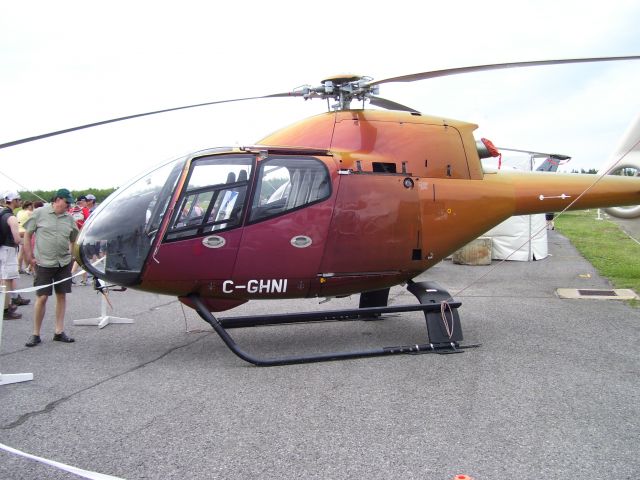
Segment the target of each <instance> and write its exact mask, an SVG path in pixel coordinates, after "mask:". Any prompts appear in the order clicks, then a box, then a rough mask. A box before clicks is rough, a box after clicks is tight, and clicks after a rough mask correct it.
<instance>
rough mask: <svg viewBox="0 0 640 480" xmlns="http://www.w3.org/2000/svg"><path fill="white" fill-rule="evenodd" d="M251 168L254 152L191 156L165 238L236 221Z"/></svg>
mask: <svg viewBox="0 0 640 480" xmlns="http://www.w3.org/2000/svg"><path fill="white" fill-rule="evenodd" d="M252 171H253V156H249V155H233V156H224V157H204V158H201V159H197V160H194V162H193V164H192V166H191V172H190V174H189V180H188V183H187V187H186V189H185V190H184V192H183V194H182V195H181V196H180V201H179V202H180V203H179V205H178V207H179V208H177V209H176V211H175V212H174V216H173V218H172V221H171V227H170V230H169V233H168V234H167V240H176V239H180V238H185V237H192V236H194V235H198V234H204V233H208V232H212V231H216V230H222V229H228V228H232V227H235V226H237V225H239V224H240V222H241V220H242V213H243V211H244V208H243V207H244V204H245V198H246V194H247V188H248V185H249V181H250V179H251V174H252Z"/></svg>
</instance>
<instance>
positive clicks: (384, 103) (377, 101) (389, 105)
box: [369, 96, 419, 113]
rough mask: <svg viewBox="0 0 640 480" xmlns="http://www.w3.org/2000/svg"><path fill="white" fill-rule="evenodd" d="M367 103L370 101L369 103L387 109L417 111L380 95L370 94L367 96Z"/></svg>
mask: <svg viewBox="0 0 640 480" xmlns="http://www.w3.org/2000/svg"><path fill="white" fill-rule="evenodd" d="M369 103H371V105H375V106H376V107H381V108H386V109H387V110H400V111H402V112H414V113H419V112H418V110H416V109H415V108H411V107H407V106H405V105H402V104H400V103H397V102H394V101H392V100H387V99H386V98H382V97H374V96H371V97H370V98H369Z"/></svg>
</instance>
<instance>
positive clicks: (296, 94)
mask: <svg viewBox="0 0 640 480" xmlns="http://www.w3.org/2000/svg"><path fill="white" fill-rule="evenodd" d="M299 96H302V93H301V92H298V91H295V92H286V93H273V94H271V95H262V96H259V97H245V98H233V99H230V100H217V101H215V102H205V103H196V104H193V105H184V106H182V107H173V108H165V109H163V110H154V111H153V112H145V113H136V114H135V115H127V116H125V117H118V118H111V119H109V120H102V121H100V122H94V123H87V124H86V125H79V126H77V127H72V128H65V129H64V130H56V131H55V132H49V133H43V134H42V135H35V136H33V137H27V138H21V139H20V140H14V141H12V142H7V143H2V144H0V149H3V148H7V147H13V146H15V145H20V144H22V143H28V142H33V141H35V140H42V139H43V138H48V137H54V136H56V135H62V134H64V133H70V132H75V131H76V130H82V129H85V128H92V127H98V126H100V125H106V124H108V123H115V122H122V121H124V120H131V119H133V118H139V117H146V116H149V115H157V114H159V113H167V112H175V111H176V110H185V109H187V108H197V107H205V106H207V105H216V104H219V103H231V102H243V101H246V100H259V99H262V98H276V97H299Z"/></svg>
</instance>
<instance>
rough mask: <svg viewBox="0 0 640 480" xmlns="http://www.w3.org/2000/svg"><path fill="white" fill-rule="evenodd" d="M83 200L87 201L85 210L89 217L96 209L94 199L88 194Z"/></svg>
mask: <svg viewBox="0 0 640 480" xmlns="http://www.w3.org/2000/svg"><path fill="white" fill-rule="evenodd" d="M85 198H86V199H87V208H88V209H89V215H91V214H92V213H93V211H94V210H95V209H96V207H97V205H96V197H95V195H94V194H93V193H89V194H87V195H85Z"/></svg>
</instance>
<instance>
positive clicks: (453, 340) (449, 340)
mask: <svg viewBox="0 0 640 480" xmlns="http://www.w3.org/2000/svg"><path fill="white" fill-rule="evenodd" d="M407 289H408V290H409V291H410V292H411V293H413V294H414V295H415V296H416V297H417V298H418V300H420V302H421V303H420V304H418V305H396V306H375V307H364V306H363V307H361V308H357V309H348V310H328V311H316V312H305V313H290V314H274V315H254V316H241V317H226V318H219V319H218V318H216V317H215V316H214V315H213V314H212V313H211V312H209V310H208V309H207V307H206V305H205V304H204V302H203V301H202V300H201V299H200V296H199V295H196V294H192V295H190V296H189V299H190V300H191V301H192V302H193V305H194V306H195V309H196V311H197V312H198V314H199V315H200V317H202V319H203V320H204V321H205V322H207V323H208V324H209V325H211V326H212V327H213V329H214V330H215V332H216V333H217V334H218V335H219V336H220V338H221V339H222V341H223V342H224V343H225V344H226V345H227V347H228V348H229V349H230V350H231V351H232V352H233V353H235V354H236V355H237V356H238V357H240V358H241V359H242V360H245V361H246V362H249V363H252V364H254V365H257V366H276V365H292V364H300V363H313V362H326V361H332V360H347V359H353V358H364V357H379V356H385V355H399V354H418V353H460V352H461V351H462V349H465V348H472V347H477V346H478V345H468V346H461V345H459V343H458V341H459V340H461V339H462V328H461V325H460V320H459V317H458V313H457V309H458V307H460V305H461V303H460V302H453V301H451V302H448V301H447V300H451V298H450V296H449V294H448V293H447V292H446V291H444V290H442V289H441V288H440V287H439V286H437V284H435V283H432V282H419V283H416V282H410V283H409V285H408V286H407ZM386 295H388V289H386V293H385V291H384V290H383V291H380V292H373V296H374V297H375V298H376V300H375V302H374V303H375V304H376V305H381V304H386ZM383 297H384V300H382V298H383ZM366 298H367V297H364V301H363V299H361V302H360V305H361V306H362V305H366V304H367V303H369V304H371V302H370V301H367V300H366ZM443 302H445V304H444V308H443ZM415 311H422V312H423V313H424V315H425V318H426V321H427V331H428V335H429V340H430V343H417V344H414V345H401V346H393V347H382V348H378V349H371V350H355V351H348V352H333V353H326V354H313V355H299V356H290V357H280V358H257V357H255V356H253V355H252V354H250V353H249V352H246V351H244V350H243V349H242V348H240V346H239V345H238V344H237V343H236V342H235V341H234V340H233V338H232V337H231V335H230V334H229V333H228V332H227V329H230V328H245V327H255V326H263V325H279V324H292V323H309V322H318V321H329V320H337V321H344V320H354V319H367V318H372V317H378V316H380V315H382V314H385V313H399V312H415ZM445 322H446V325H445ZM434 340H435V341H434Z"/></svg>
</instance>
